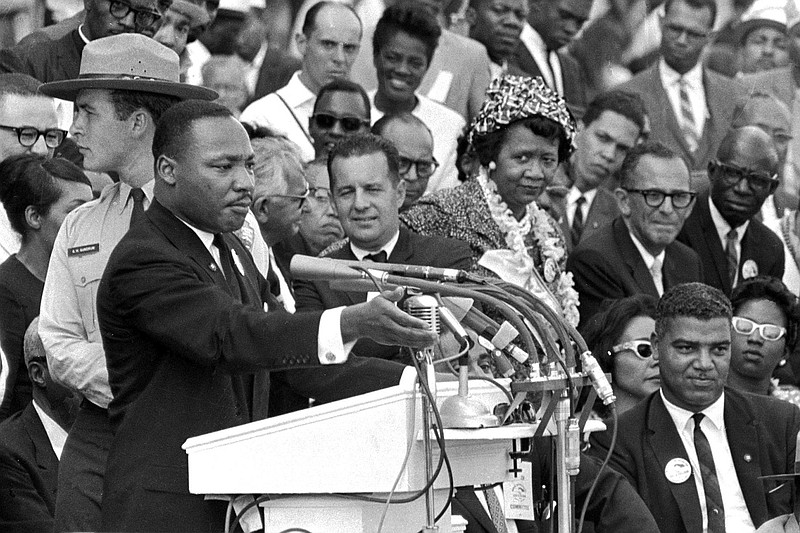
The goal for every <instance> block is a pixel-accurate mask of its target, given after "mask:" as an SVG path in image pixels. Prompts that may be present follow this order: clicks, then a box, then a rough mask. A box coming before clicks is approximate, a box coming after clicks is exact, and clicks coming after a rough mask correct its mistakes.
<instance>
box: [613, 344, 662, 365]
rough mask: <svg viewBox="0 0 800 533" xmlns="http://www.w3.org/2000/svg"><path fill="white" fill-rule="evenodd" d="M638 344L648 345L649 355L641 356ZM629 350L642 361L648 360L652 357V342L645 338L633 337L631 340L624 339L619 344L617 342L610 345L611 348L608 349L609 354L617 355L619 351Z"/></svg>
mask: <svg viewBox="0 0 800 533" xmlns="http://www.w3.org/2000/svg"><path fill="white" fill-rule="evenodd" d="M640 346H649V347H650V355H648V356H647V357H645V356H643V355H642V354H640V353H639V347H640ZM625 351H630V352H633V353H634V355H636V357H638V358H639V359H641V360H642V361H649V360H650V359H652V358H653V343H652V342H650V341H649V340H647V339H634V340H632V341H626V342H623V343H621V344H617V345H616V346H612V347H611V350H609V352H608V354H609V355H617V354H619V353H622V352H625Z"/></svg>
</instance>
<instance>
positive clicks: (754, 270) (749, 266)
mask: <svg viewBox="0 0 800 533" xmlns="http://www.w3.org/2000/svg"><path fill="white" fill-rule="evenodd" d="M756 276H758V265H757V264H756V262H755V261H753V260H752V259H748V260H747V261H745V262H744V264H743V265H742V277H743V278H744V279H750V278H754V277H756Z"/></svg>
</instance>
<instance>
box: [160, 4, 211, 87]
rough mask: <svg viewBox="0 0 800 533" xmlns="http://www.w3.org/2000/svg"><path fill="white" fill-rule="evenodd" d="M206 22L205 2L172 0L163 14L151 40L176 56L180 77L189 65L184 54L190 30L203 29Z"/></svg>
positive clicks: (207, 19)
mask: <svg viewBox="0 0 800 533" xmlns="http://www.w3.org/2000/svg"><path fill="white" fill-rule="evenodd" d="M208 21H209V17H208V12H207V11H206V6H205V0H172V5H170V6H169V9H167V10H166V11H165V12H164V16H163V17H162V19H161V23H160V24H159V26H158V31H157V32H156V34H155V36H154V37H153V38H154V39H155V40H156V41H158V42H159V43H161V44H163V45H164V46H166V47H167V48H169V49H170V50H172V51H174V52H175V53H176V54H178V57H180V58H181V74H182V75H183V73H185V72H186V70H187V69H188V68H189V66H190V63H191V61H190V60H189V54H188V53H186V42H187V39H188V38H189V33H190V32H191V30H192V28H201V27H205V26H206V25H207V24H208Z"/></svg>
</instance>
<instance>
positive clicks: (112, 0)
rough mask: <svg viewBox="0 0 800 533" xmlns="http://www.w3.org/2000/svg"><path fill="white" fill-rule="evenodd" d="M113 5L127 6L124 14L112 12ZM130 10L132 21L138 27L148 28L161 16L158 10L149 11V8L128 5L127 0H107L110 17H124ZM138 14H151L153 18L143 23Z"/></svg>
mask: <svg viewBox="0 0 800 533" xmlns="http://www.w3.org/2000/svg"><path fill="white" fill-rule="evenodd" d="M115 5H116V6H120V5H122V6H125V7H126V8H127V11H125V14H124V15H116V14H115V13H114V7H113V6H115ZM131 11H133V23H134V24H136V26H138V27H140V28H149V27H151V26H152V25H153V24H155V23H156V22H158V21H159V20H161V18H162V17H161V13H159V12H158V11H150V10H149V9H137V8H135V7H133V6H132V5H130V4H129V3H128V2H123V1H122V0H108V12H109V14H110V15H111V16H112V17H114V18H115V19H117V20H122V19H124V18H125V17H127V16H128V15H130V13H131ZM139 15H150V16H152V17H154V18H153V21H152V22H151V23H150V24H143V23H142V22H140V21H139Z"/></svg>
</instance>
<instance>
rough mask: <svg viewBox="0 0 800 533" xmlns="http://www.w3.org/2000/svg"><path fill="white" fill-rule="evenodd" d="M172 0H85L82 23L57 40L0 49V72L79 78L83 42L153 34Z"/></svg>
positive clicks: (43, 77)
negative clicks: (114, 36)
mask: <svg viewBox="0 0 800 533" xmlns="http://www.w3.org/2000/svg"><path fill="white" fill-rule="evenodd" d="M171 3H172V2H171V0H84V7H85V15H84V19H83V23H82V24H81V25H80V26H78V27H77V28H75V29H73V30H71V31H69V32H68V33H66V34H64V35H63V36H60V37H59V38H58V39H55V40H53V39H50V38H47V37H43V38H41V39H38V38H37V39H33V38H32V39H29V40H28V43H23V44H18V45H17V46H14V47H12V48H7V49H5V50H0V72H22V73H25V74H28V75H30V76H33V77H34V78H36V79H37V80H39V81H40V82H42V83H48V82H51V81H60V80H69V79H74V78H77V77H78V74H79V71H80V65H81V53H82V52H83V47H84V46H86V43H88V42H90V41H93V40H95V39H101V38H103V37H108V36H109V35H118V34H120V33H141V34H144V35H147V36H148V37H153V36H154V35H155V32H156V30H157V29H158V22H159V20H160V19H161V15H162V12H163V11H165V10H166V9H167V8H168V7H169V4H171Z"/></svg>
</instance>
